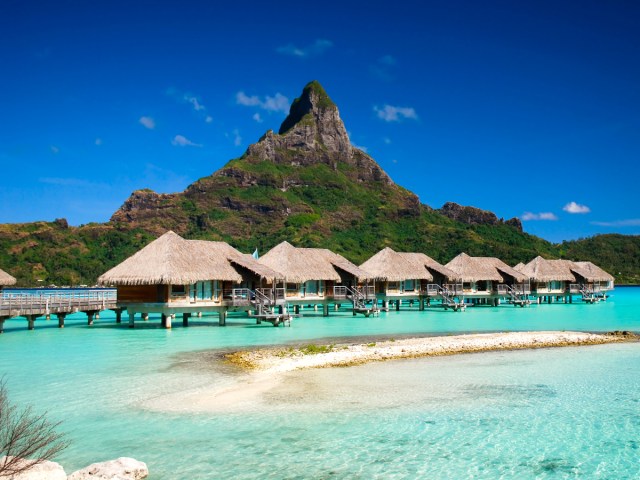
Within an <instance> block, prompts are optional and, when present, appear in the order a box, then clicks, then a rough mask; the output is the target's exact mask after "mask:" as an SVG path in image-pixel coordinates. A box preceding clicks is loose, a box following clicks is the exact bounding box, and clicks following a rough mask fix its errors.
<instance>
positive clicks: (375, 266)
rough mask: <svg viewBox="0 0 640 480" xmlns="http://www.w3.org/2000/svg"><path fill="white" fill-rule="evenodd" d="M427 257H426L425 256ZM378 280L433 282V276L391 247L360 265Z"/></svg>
mask: <svg viewBox="0 0 640 480" xmlns="http://www.w3.org/2000/svg"><path fill="white" fill-rule="evenodd" d="M425 256H426V255H425ZM360 268H361V269H362V270H365V271H366V272H368V273H369V275H370V276H371V277H372V278H375V279H376V280H382V281H388V282H400V281H402V280H433V275H431V273H429V271H428V270H427V269H426V268H425V266H424V264H423V263H422V262H421V261H420V262H412V261H410V259H409V258H407V257H405V256H404V254H400V253H398V252H396V251H394V250H392V249H391V248H389V247H386V248H383V249H382V250H380V251H379V252H378V253H376V254H375V255H374V256H373V257H371V258H370V259H369V260H367V261H366V262H364V263H363V264H362V265H360Z"/></svg>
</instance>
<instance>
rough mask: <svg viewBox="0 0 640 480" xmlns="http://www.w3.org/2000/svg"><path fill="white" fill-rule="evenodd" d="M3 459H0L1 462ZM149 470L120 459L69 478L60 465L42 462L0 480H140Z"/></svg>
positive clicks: (135, 461)
mask: <svg viewBox="0 0 640 480" xmlns="http://www.w3.org/2000/svg"><path fill="white" fill-rule="evenodd" d="M5 458H11V457H3V458H1V459H0V462H2V461H3V460H4V459H5ZM148 475H149V470H148V469H147V465H146V464H145V463H144V462H140V461H138V460H136V459H134V458H129V457H120V458H117V459H115V460H109V461H106V462H99V463H92V464H91V465H89V466H88V467H85V468H83V469H82V470H78V471H77V472H73V473H72V474H70V475H69V476H67V474H66V473H65V471H64V468H63V467H62V465H60V464H59V463H56V462H50V461H44V462H42V463H39V464H37V465H35V466H33V467H32V468H29V469H28V470H27V471H25V472H22V473H20V474H16V475H10V476H6V475H0V480H3V479H7V480H9V479H10V480H89V479H92V480H141V479H143V478H147V476H148Z"/></svg>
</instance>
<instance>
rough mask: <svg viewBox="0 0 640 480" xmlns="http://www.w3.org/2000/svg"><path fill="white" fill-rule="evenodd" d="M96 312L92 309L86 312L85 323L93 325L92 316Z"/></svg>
mask: <svg viewBox="0 0 640 480" xmlns="http://www.w3.org/2000/svg"><path fill="white" fill-rule="evenodd" d="M95 314H96V312H94V311H89V312H87V325H89V326H91V325H93V316H94V315H95Z"/></svg>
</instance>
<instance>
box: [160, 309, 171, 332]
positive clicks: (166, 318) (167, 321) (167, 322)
mask: <svg viewBox="0 0 640 480" xmlns="http://www.w3.org/2000/svg"><path fill="white" fill-rule="evenodd" d="M172 317H173V315H165V314H164V313H163V314H162V326H163V328H166V329H170V328H171V318H172Z"/></svg>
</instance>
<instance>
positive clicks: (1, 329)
mask: <svg viewBox="0 0 640 480" xmlns="http://www.w3.org/2000/svg"><path fill="white" fill-rule="evenodd" d="M4 321H5V319H4V318H0V333H2V332H4Z"/></svg>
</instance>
